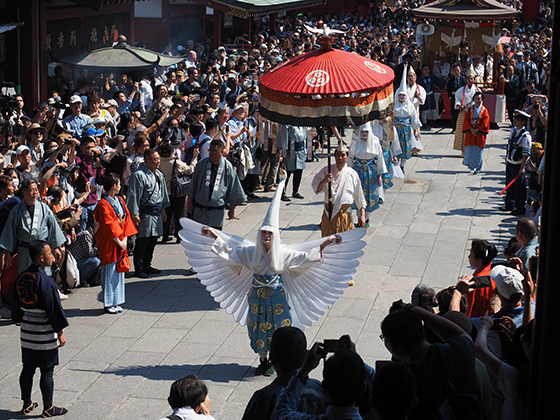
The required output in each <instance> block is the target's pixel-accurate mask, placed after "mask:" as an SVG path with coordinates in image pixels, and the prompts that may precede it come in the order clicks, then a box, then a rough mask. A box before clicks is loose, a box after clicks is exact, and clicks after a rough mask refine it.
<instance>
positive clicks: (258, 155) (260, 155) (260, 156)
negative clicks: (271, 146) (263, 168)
mask: <svg viewBox="0 0 560 420" xmlns="http://www.w3.org/2000/svg"><path fill="white" fill-rule="evenodd" d="M255 159H257V160H258V161H259V162H260V163H264V162H265V161H266V160H267V159H268V156H267V155H266V153H265V151H264V149H263V147H262V145H260V144H259V146H258V147H257V150H255Z"/></svg>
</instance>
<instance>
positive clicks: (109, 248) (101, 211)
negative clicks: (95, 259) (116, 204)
mask: <svg viewBox="0 0 560 420" xmlns="http://www.w3.org/2000/svg"><path fill="white" fill-rule="evenodd" d="M116 197H118V200H119V201H120V202H121V204H122V206H123V207H124V211H125V217H124V220H123V221H122V223H121V222H119V219H118V217H117V215H116V213H115V210H114V209H113V207H112V206H111V203H109V202H108V201H107V200H106V199H104V198H103V199H101V200H99V203H97V206H96V207H95V210H94V211H93V216H94V217H95V220H96V221H97V222H98V223H99V229H98V230H97V232H96V233H95V240H96V241H97V250H98V252H99V259H100V260H101V265H107V264H111V263H114V262H116V261H117V259H118V257H119V255H120V247H119V246H118V245H117V243H116V242H115V241H113V239H114V238H119V239H121V240H122V239H124V238H125V237H128V236H132V235H135V234H136V233H138V229H136V226H134V223H133V222H132V219H131V218H130V212H129V211H128V207H126V204H125V203H124V200H123V199H122V198H121V197H119V196H116Z"/></svg>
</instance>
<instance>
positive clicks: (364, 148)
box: [350, 123, 382, 158]
mask: <svg viewBox="0 0 560 420" xmlns="http://www.w3.org/2000/svg"><path fill="white" fill-rule="evenodd" d="M364 154H368V155H371V156H379V155H381V154H382V151H381V144H380V142H379V138H378V137H377V136H376V135H375V134H374V132H373V130H372V127H371V124H370V123H366V124H362V125H361V126H359V127H358V128H356V129H354V131H353V133H352V145H351V146H350V155H351V156H356V157H358V158H359V157H360V156H363V155H364Z"/></svg>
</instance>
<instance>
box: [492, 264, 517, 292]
mask: <svg viewBox="0 0 560 420" xmlns="http://www.w3.org/2000/svg"><path fill="white" fill-rule="evenodd" d="M490 277H492V280H494V282H495V283H496V288H497V289H498V293H499V294H500V295H502V296H503V297H505V298H506V299H510V298H511V296H512V295H514V294H516V293H521V294H523V274H521V273H520V272H519V271H517V270H516V269H515V268H510V267H506V266H505V265H497V266H496V267H494V268H493V269H492V271H491V272H490Z"/></svg>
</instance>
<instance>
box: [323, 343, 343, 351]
mask: <svg viewBox="0 0 560 420" xmlns="http://www.w3.org/2000/svg"><path fill="white" fill-rule="evenodd" d="M341 348H342V347H341V346H340V340H325V341H324V342H323V349H324V350H325V351H326V352H327V353H334V352H335V351H337V350H339V349H341Z"/></svg>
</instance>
